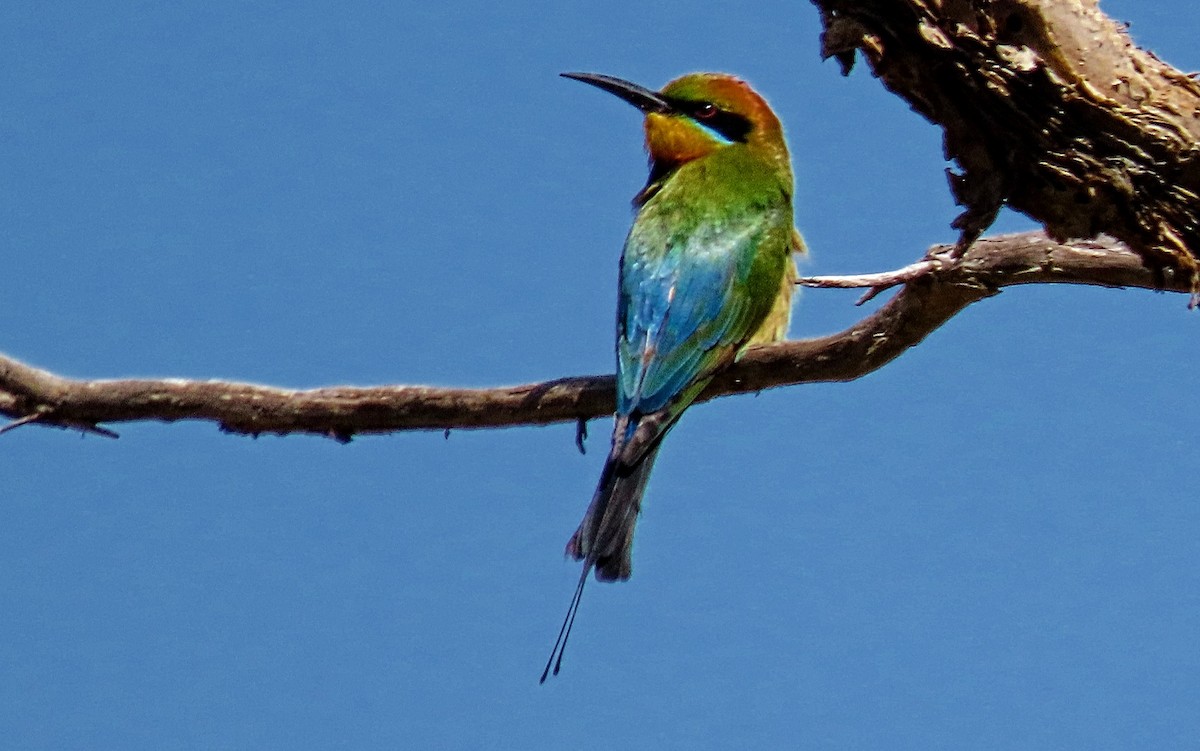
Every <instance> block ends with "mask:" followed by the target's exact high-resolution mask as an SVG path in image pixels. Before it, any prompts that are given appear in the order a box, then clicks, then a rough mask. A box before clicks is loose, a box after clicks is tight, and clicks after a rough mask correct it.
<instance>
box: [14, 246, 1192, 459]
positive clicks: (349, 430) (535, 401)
mask: <svg viewBox="0 0 1200 751" xmlns="http://www.w3.org/2000/svg"><path fill="white" fill-rule="evenodd" d="M954 247H955V246H952V245H938V246H935V247H933V248H932V249H930V251H929V252H928V253H927V254H926V256H925V259H924V260H922V261H920V262H918V263H917V264H914V265H912V266H909V267H906V268H905V269H901V270H899V271H897V272H890V273H888V274H882V275H881V274H869V275H865V276H859V277H815V278H810V279H803V280H801V283H802V284H805V285H807V286H812V287H870V288H880V287H882V286H885V285H891V284H895V283H898V282H902V283H903V284H904V286H903V288H902V289H901V290H900V292H899V293H897V294H896V295H895V296H894V297H893V298H892V299H891V300H890V301H889V302H888V303H887V304H886V305H884V306H883V307H881V308H880V309H879V310H877V311H875V312H874V313H872V314H871V315H869V316H867V317H866V318H864V319H863V320H862V321H860V322H858V323H857V324H855V325H854V326H851V327H850V328H848V329H846V330H845V331H842V332H840V333H837V334H833V335H830V336H825V337H821V338H818V339H805V340H800V341H788V342H782V343H779V344H774V345H770V346H764V347H756V348H754V349H751V350H749V351H748V352H746V354H745V356H744V357H742V359H741V360H740V361H739V362H738V363H737V364H736V365H735V366H733V367H732V368H730V369H729V370H728V371H726V372H724V373H722V374H720V375H719V376H718V377H717V378H716V379H715V380H714V381H713V383H712V385H711V386H710V387H709V388H708V389H707V390H706V391H705V392H704V394H703V395H702V396H701V398H700V399H701V401H705V400H708V399H713V398H716V397H719V396H725V395H728V394H738V393H745V392H754V391H761V390H763V389H769V388H776V387H779V386H788V385H793V384H799V383H812V382H820V381H826V382H827V381H851V380H854V379H856V378H860V377H862V376H863V375H866V374H867V373H870V372H872V371H874V370H877V369H878V368H880V367H882V366H883V365H885V364H887V363H888V362H890V361H891V360H893V359H895V358H896V357H898V356H899V355H900V354H902V353H903V352H904V351H905V350H907V349H908V348H910V347H912V346H914V345H916V344H918V343H920V342H921V341H922V340H923V339H924V338H925V337H926V336H928V335H929V334H930V333H931V332H932V331H934V330H935V329H937V328H938V327H939V326H941V325H942V324H943V323H945V322H946V321H947V320H949V319H950V318H951V317H953V316H954V315H955V314H956V313H958V312H959V311H960V310H962V309H963V308H965V307H967V306H968V305H970V304H971V303H973V302H976V301H977V300H982V299H983V298H986V297H990V296H992V295H994V294H996V293H997V292H998V291H999V289H1000V288H1001V287H1005V286H1011V285H1018V284H1033V283H1066V284H1090V285H1099V286H1104V287H1140V288H1144V289H1163V290H1170V291H1176V292H1186V291H1188V290H1190V278H1189V276H1188V274H1187V273H1181V272H1177V271H1175V270H1173V269H1171V268H1158V267H1156V268H1148V267H1147V266H1146V264H1145V263H1144V262H1143V260H1142V259H1141V258H1140V257H1139V256H1138V255H1137V254H1135V253H1133V252H1131V251H1130V250H1129V249H1128V248H1126V247H1125V246H1123V245H1122V244H1120V243H1119V242H1117V241H1116V240H1113V239H1111V238H1104V237H1102V238H1100V239H1097V240H1089V241H1082V242H1074V243H1070V244H1061V243H1057V242H1054V241H1053V240H1050V239H1049V238H1047V237H1046V236H1045V235H1044V234H1042V233H1040V232H1032V233H1025V234H1017V235H1005V236H999V237H995V238H990V239H985V240H980V241H979V242H977V243H976V244H975V245H974V246H973V247H971V249H970V250H969V251H968V252H967V253H966V254H965V255H964V256H963V257H962V258H959V259H957V260H955V259H953V258H951V257H950V255H951V252H952V251H953V249H954ZM614 404H615V397H614V380H613V377H612V376H611V375H605V376H579V377H573V378H560V379H557V380H553V381H546V382H544V383H534V384H528V385H524V386H510V387H500V388H492V389H461V388H434V387H429V386H377V387H366V388H359V387H350V386H341V387H331V388H320V389H311V390H306V391H299V390H289V389H281V388H275V387H270V386H258V385H253V384H246V383H228V382H222V381H185V380H178V379H161V380H100V381H80V380H71V379H67V378H62V377H60V376H57V375H54V374H52V373H49V372H46V371H44V370H39V369H37V368H33V367H31V366H29V365H25V364H22V363H20V362H17V361H15V360H11V359H8V358H5V357H2V356H0V414H2V415H6V416H8V417H9V418H11V419H12V420H14V422H13V423H11V424H10V425H9V427H10V428H12V427H17V426H18V425H20V424H40V425H52V426H57V427H62V428H72V429H84V430H90V431H93V432H101V433H105V434H108V435H113V434H112V433H111V431H108V430H106V429H105V428H101V427H99V426H100V424H101V423H114V422H129V421H136V420H159V421H164V422H172V421H175V420H207V421H212V422H216V423H217V424H218V425H219V426H220V428H221V429H222V430H224V431H227V432H232V433H242V434H247V435H255V436H257V435H259V434H262V433H277V434H287V433H310V434H315V435H322V436H327V437H330V438H334V439H336V440H340V441H349V440H350V439H351V438H352V437H353V436H354V435H357V434H361V433H386V432H392V431H398V430H449V429H452V428H495V427H504V426H514V425H545V424H549V423H556V422H571V421H584V420H587V419H591V418H594V417H599V416H602V415H608V414H611V413H612V411H613V409H614ZM0 432H2V431H0Z"/></svg>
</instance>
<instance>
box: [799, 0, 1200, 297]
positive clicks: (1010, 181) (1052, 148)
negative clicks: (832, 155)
mask: <svg viewBox="0 0 1200 751" xmlns="http://www.w3.org/2000/svg"><path fill="white" fill-rule="evenodd" d="M812 1H813V4H814V5H816V6H817V7H818V8H819V9H820V11H821V14H822V20H823V23H824V26H825V32H824V34H823V35H822V47H823V54H824V55H825V56H826V57H835V58H837V60H838V61H839V62H840V63H841V65H842V69H843V72H845V73H849V71H850V68H851V67H852V65H853V64H854V60H855V53H856V52H861V53H862V56H863V58H864V59H865V60H866V61H867V63H868V64H869V65H870V67H871V70H872V72H873V73H874V74H875V75H876V76H877V77H878V78H879V79H880V81H881V82H882V83H883V84H884V85H885V86H886V87H887V88H888V89H889V90H891V91H892V92H894V93H895V94H897V95H899V96H900V97H902V98H903V99H905V100H906V101H907V102H908V103H909V104H910V105H911V106H912V108H913V109H914V110H916V111H917V112H918V113H920V114H922V115H924V116H925V117H926V118H928V119H929V120H930V121H931V122H933V123H935V124H936V125H938V126H940V127H941V128H942V129H943V133H944V144H945V153H946V157H947V158H948V159H952V160H954V161H955V162H956V163H957V164H958V166H959V171H957V172H948V176H949V179H950V186H951V190H952V191H953V193H954V196H955V199H956V200H957V201H958V203H959V204H960V205H961V206H963V207H965V211H964V212H963V213H962V214H961V215H960V216H959V217H958V219H957V220H956V221H955V225H954V226H955V228H956V229H959V230H960V231H961V233H962V235H961V241H960V243H959V247H960V248H965V247H966V246H967V245H969V244H970V243H971V242H972V241H974V240H975V239H976V238H977V237H979V236H980V234H981V233H982V232H983V231H984V230H986V229H987V228H988V227H989V226H990V225H991V223H992V222H993V221H994V219H995V217H996V214H997V212H998V211H999V210H1000V208H1001V207H1002V206H1004V205H1005V204H1007V205H1009V206H1011V207H1012V208H1014V209H1016V210H1018V211H1020V212H1022V213H1024V214H1026V215H1028V216H1030V217H1032V218H1033V219H1035V220H1037V221H1038V222H1041V223H1042V225H1043V226H1044V227H1045V229H1046V231H1047V232H1048V233H1049V234H1050V235H1051V236H1052V237H1055V238H1057V239H1062V238H1068V237H1094V236H1096V235H1098V234H1100V233H1107V234H1109V235H1112V236H1114V237H1116V238H1119V239H1120V240H1122V241H1123V242H1125V243H1126V244H1127V245H1128V246H1129V247H1131V248H1133V249H1134V250H1135V251H1137V252H1138V253H1139V254H1141V255H1142V256H1143V257H1144V258H1146V260H1147V261H1148V262H1149V263H1152V264H1154V265H1157V266H1163V267H1174V268H1177V269H1180V270H1182V271H1185V272H1187V273H1188V274H1189V276H1191V277H1192V278H1193V288H1194V289H1200V276H1198V275H1197V262H1196V258H1197V252H1196V249H1197V248H1200V201H1198V200H1197V196H1198V195H1200V162H1198V160H1200V84H1198V83H1197V82H1196V81H1195V80H1193V79H1192V78H1191V77H1189V76H1187V75H1185V74H1184V73H1181V72H1180V71H1178V70H1176V69H1175V68H1172V67H1171V66H1170V65H1167V64H1166V63H1164V62H1163V61H1161V60H1159V59H1158V58H1157V57H1155V56H1154V55H1153V54H1152V53H1150V52H1147V51H1145V50H1142V49H1139V48H1137V47H1136V46H1135V45H1134V44H1133V42H1132V41H1131V40H1130V38H1129V36H1128V34H1126V32H1125V30H1124V28H1123V27H1122V26H1120V25H1119V24H1117V23H1116V22H1114V21H1113V20H1112V19H1110V18H1108V17H1107V16H1106V15H1104V13H1103V12H1101V11H1100V9H1099V7H1098V4H1097V2H1096V0H986V1H985V0H974V1H968V0H812Z"/></svg>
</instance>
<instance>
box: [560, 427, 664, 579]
mask: <svg viewBox="0 0 1200 751" xmlns="http://www.w3.org/2000/svg"><path fill="white" fill-rule="evenodd" d="M660 445H661V444H658V443H656V444H655V445H654V446H652V447H650V448H649V449H648V450H647V451H646V452H645V453H644V454H642V455H641V456H640V457H638V458H637V459H636V460H635V461H634V462H633V463H632V464H626V463H625V462H624V461H622V457H621V456H620V453H621V447H620V446H614V447H613V451H612V453H611V454H609V457H608V461H607V462H605V464H604V471H603V472H602V473H601V474H600V482H599V484H598V485H597V486H596V493H595V494H594V495H593V496H592V503H591V505H590V506H588V510H587V513H586V514H584V515H583V521H582V522H580V523H579V529H577V530H575V534H573V535H571V539H570V540H569V541H568V542H567V555H570V556H571V557H573V558H574V559H575V560H577V561H584V562H585V563H584V568H585V571H584V573H585V574H586V573H587V571H586V569H587V568H588V566H589V564H590V565H591V566H594V567H595V569H596V580H597V581H623V580H625V579H628V578H629V575H630V574H631V573H633V560H632V552H633V530H634V527H635V526H636V525H637V518H638V514H639V513H640V512H641V509H642V495H643V494H644V493H645V492H646V482H647V481H648V480H649V479H650V470H651V469H652V468H653V467H654V458H655V457H656V456H658V448H659V446H660Z"/></svg>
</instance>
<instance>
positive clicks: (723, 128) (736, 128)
mask: <svg viewBox="0 0 1200 751" xmlns="http://www.w3.org/2000/svg"><path fill="white" fill-rule="evenodd" d="M663 98H664V99H666V100H667V102H668V103H669V104H670V105H671V106H672V107H673V108H675V110H676V111H677V112H680V113H682V114H684V115H687V116H688V117H690V118H692V119H693V120H695V121H696V122H699V123H702V124H703V125H704V126H705V127H707V128H712V129H713V130H715V131H716V132H718V133H720V134H721V135H722V136H724V137H725V138H727V139H729V140H730V141H740V142H743V143H744V142H745V141H746V138H747V137H748V136H749V135H750V131H751V130H753V129H754V124H753V123H751V122H750V120H748V119H747V118H745V117H742V116H741V115H738V114H736V113H733V112H730V111H729V110H723V109H721V108H720V107H717V106H716V105H714V104H713V103H712V102H697V101H692V100H689V99H676V98H674V97H663Z"/></svg>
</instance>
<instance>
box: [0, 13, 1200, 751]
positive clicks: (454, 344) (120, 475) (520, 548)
mask: <svg viewBox="0 0 1200 751" xmlns="http://www.w3.org/2000/svg"><path fill="white" fill-rule="evenodd" d="M102 6H106V7H102ZM1104 7H1105V9H1106V10H1108V12H1109V13H1111V14H1112V15H1113V16H1115V17H1116V18H1119V19H1122V20H1126V21H1129V22H1131V23H1132V33H1133V34H1134V36H1135V37H1136V39H1137V40H1138V41H1139V42H1140V43H1142V44H1143V45H1144V46H1147V47H1149V48H1151V49H1153V50H1155V51H1156V52H1157V53H1158V54H1159V55H1160V56H1161V57H1163V58H1165V59H1166V60H1168V61H1170V62H1172V63H1173V64H1175V65H1177V66H1179V67H1180V68H1181V69H1183V70H1185V71H1189V70H1195V69H1197V68H1200V54H1198V53H1197V50H1196V46H1195V30H1196V29H1197V28H1198V27H1200V6H1196V5H1195V4H1193V3H1190V2H1184V0H1163V1H1162V2H1157V3H1145V2H1138V1H1137V0H1122V1H1121V2H1117V1H1116V0H1110V1H1108V2H1105V3H1104ZM818 34H819V23H818V16H817V12H816V11H815V9H814V8H813V7H812V6H811V5H810V4H808V3H807V2H803V1H801V0H793V1H791V2H760V3H753V4H749V5H740V6H731V5H713V4H711V3H691V2H684V1H683V0H672V1H671V2H605V3H586V4H562V3H551V2H527V3H517V4H503V3H502V4H496V3H467V2H464V3H404V2H401V3H376V4H366V3H323V2H289V3H245V2H206V3H192V2H182V3H170V4H162V3H127V4H119V7H116V8H114V7H111V6H107V4H92V3H36V4H35V3H9V4H5V5H3V6H0V102H2V103H3V116H0V226H3V228H4V231H3V233H2V235H0V251H2V252H3V258H4V267H5V268H4V272H3V274H2V275H0V301H2V304H0V351H3V352H4V353H6V354H8V355H10V356H12V357H15V358H18V359H20V360H23V361H26V362H29V363H32V364H35V365H38V366H41V367H45V368H48V369H50V370H53V371H55V372H58V373H61V374H65V375H71V376H76V377H88V378H102V377H124V376H174V377H183V378H198V379H208V378H223V379H234V380H243V381H254V382H260V383H268V384H275V385H281V386H288V387H311V386H322V385H334V384H361V385H367V384H380V383H405V384H437V385H459V386H487V385H503V384H513V383H524V382H531V381H537V380H543V379H547V378H553V377H560V376H567V375H579V374H592V373H606V372H611V370H612V360H613V355H612V346H613V345H612V336H613V334H612V320H613V305H614V297H615V283H616V268H617V259H618V256H619V252H620V247H621V242H622V240H623V238H624V234H625V232H626V230H627V228H628V225H629V222H630V209H629V199H630V197H631V196H632V195H633V194H634V192H636V191H637V190H638V189H639V188H640V187H641V185H642V183H643V181H644V176H645V161H644V155H643V153H642V150H641V133H640V125H639V119H638V116H637V113H636V112H635V111H634V110H633V109H632V108H630V107H628V106H627V105H624V104H622V103H621V102H619V101H618V100H616V99H615V98H613V97H610V96H607V95H604V94H603V93H601V92H599V91H597V90H595V89H592V88H589V87H586V86H583V85H581V84H579V83H575V82H571V81H566V80H563V79H560V78H559V77H558V75H557V74H558V73H559V72H560V71H564V70H585V71H599V72H604V73H610V74H615V75H618V76H622V77H625V78H628V79H631V80H633V81H637V82H640V83H644V84H647V85H650V86H653V87H658V86H660V85H661V84H662V83H664V82H665V81H667V80H668V79H670V78H673V77H675V76H677V75H679V74H681V73H684V72H688V71H692V70H703V69H709V70H724V71H731V72H736V73H739V74H741V75H743V76H745V77H746V78H748V79H749V80H750V81H751V82H753V83H754V85H755V86H756V87H757V88H758V89H759V90H760V91H761V92H763V93H764V94H765V95H766V96H767V97H768V98H769V99H770V101H771V102H772V104H773V105H774V107H775V109H776V111H777V112H778V113H779V114H780V117H781V119H782V120H783V122H784V123H785V126H786V128H787V131H788V134H789V136H790V143H791V148H792V155H793V159H794V162H795V166H796V174H797V192H796V198H797V206H796V216H797V221H798V223H799V226H800V227H801V228H802V229H803V231H804V234H805V236H806V237H807V239H808V243H809V245H810V247H811V248H812V255H811V259H810V261H809V262H807V263H806V264H805V266H804V271H805V272H806V273H809V274H836V273H855V272H871V271H882V270H886V269H891V268H895V267H898V266H901V265H904V264H906V263H909V262H911V261H913V260H915V259H916V258H918V257H919V256H920V255H921V254H922V253H923V252H924V250H925V249H926V247H927V246H929V245H931V244H933V243H940V242H950V241H953V240H954V238H955V234H954V233H953V232H952V231H951V230H950V229H949V226H948V225H949V223H950V221H951V220H952V218H953V217H954V216H955V214H956V213H957V212H956V208H955V207H954V206H953V204H952V201H951V199H950V197H949V194H948V191H947V189H946V184H945V178H944V175H943V169H944V167H945V166H946V165H945V164H944V163H943V161H942V157H941V146H940V138H939V133H938V131H937V130H935V129H934V128H933V127H932V126H930V125H929V124H928V123H926V122H925V121H923V120H922V119H921V118H920V117H919V116H917V115H915V114H913V113H912V112H911V111H910V110H909V109H908V108H907V106H905V104H904V103H903V102H902V101H900V100H899V99H897V98H896V97H894V96H892V95H890V94H888V93H887V92H886V91H885V90H884V89H883V88H882V87H881V86H880V85H879V83H878V82H877V81H875V80H874V79H873V78H871V77H870V75H869V74H868V73H867V70H866V68H865V67H860V68H859V69H858V70H856V72H855V73H854V74H853V75H852V76H850V77H849V78H842V77H841V76H840V75H839V70H838V66H837V65H836V64H835V63H833V62H827V63H822V62H821V60H820V58H819V53H818ZM1031 226H1032V225H1031V223H1030V222H1029V221H1028V220H1027V219H1025V218H1023V217H1020V216H1016V215H1005V216H1004V217H1002V219H1001V221H1000V222H999V224H998V225H997V227H996V228H995V229H996V231H1001V230H1015V229H1025V228H1029V227H1031ZM857 297H858V293H856V292H845V291H807V292H804V293H803V294H802V295H801V299H800V301H799V303H798V306H797V310H796V315H795V319H794V323H793V326H792V336H794V337H806V336H816V335H821V334H826V333H830V332H833V331H836V330H840V329H842V328H844V327H846V326H848V325H850V324H851V323H853V322H854V321H855V320H857V319H858V318H860V317H861V316H862V315H864V314H865V312H866V311H864V310H862V309H858V308H855V307H854V305H853V303H854V301H855V299H857ZM1185 303H1186V300H1185V299H1184V297H1183V296H1180V295H1166V294H1155V293H1150V292H1145V291H1124V292H1122V291H1114V290H1101V289H1082V288H1079V289H1072V288H1065V287H1048V286H1047V287H1025V288H1020V289H1011V290H1008V291H1005V292H1004V293H1003V294H1002V295H1000V296H999V297H997V298H995V299H991V300H987V301H984V302H982V303H980V304H978V305H976V306H974V307H972V308H971V309H969V310H967V311H966V312H964V313H963V314H961V315H959V316H958V317H956V318H955V319H954V320H953V321H951V322H950V323H949V324H948V325H947V326H946V327H945V328H943V329H941V330H940V331H938V332H936V333H935V334H934V335H933V336H931V337H930V338H929V339H928V340H927V341H926V342H925V343H924V344H922V345H921V346H920V347H918V348H916V349H915V350H913V351H911V352H909V353H907V354H905V355H904V356H903V357H902V358H900V359H899V360H898V361H896V362H894V363H892V364H890V365H888V366H887V367H885V368H884V369H883V370H881V371H879V372H876V373H873V374H871V375H870V376H868V377H866V378H864V379H862V380H859V381H856V382H854V383H850V384H837V385H811V386H802V387H795V388H788V389H782V390H777V391H773V392H769V393H763V394H761V395H759V396H757V397H751V396H744V397H737V398H729V399H721V400H718V401H716V402H713V403H709V404H706V405H703V406H700V407H698V408H696V409H694V410H692V411H690V412H689V413H688V414H687V416H686V417H685V418H684V419H683V421H682V422H681V424H680V425H679V426H678V428H677V429H676V430H675V431H674V432H673V433H672V435H671V436H670V438H669V440H668V441H667V443H666V447H665V449H664V451H663V453H662V455H661V457H660V460H659V462H658V466H657V468H656V470H655V474H654V477H653V480H652V481H651V485H650V490H649V495H648V501H647V507H646V509H645V513H644V516H643V519H642V522H641V524H640V526H639V530H638V541H637V545H636V550H635V575H634V577H633V579H632V580H631V581H629V582H628V583H625V584H622V585H608V586H596V585H594V584H593V585H591V586H589V588H588V591H587V594H586V598H585V600H584V603H583V607H582V610H581V612H580V615H579V620H578V621H577V623H576V628H575V635H574V637H573V638H572V641H571V645H570V650H569V652H568V654H567V658H566V661H565V663H564V670H563V673H562V674H561V675H560V676H559V677H558V678H557V679H555V680H552V681H550V682H549V683H547V684H546V685H544V686H539V685H538V683H537V678H538V675H539V673H540V672H541V669H542V665H543V663H544V660H545V658H546V656H547V654H548V651H549V649H550V647H551V644H552V643H553V640H554V636H555V634H556V633H557V630H558V626H559V622H560V618H561V616H562V613H563V611H564V609H565V607H566V605H567V601H568V599H569V597H570V594H571V590H572V587H573V585H574V581H575V578H576V576H577V571H578V568H577V565H576V564H574V563H571V562H567V561H564V559H563V557H562V549H563V545H564V543H565V542H566V540H567V537H568V536H569V535H570V533H571V532H572V530H573V529H574V528H575V525H576V524H577V523H578V521H579V517H580V516H581V515H582V513H583V511H584V508H585V506H586V505H587V502H588V500H589V499H590V496H591V493H592V489H593V486H594V483H595V481H596V478H597V476H598V474H599V470H600V465H601V463H602V460H603V456H604V453H605V450H606V446H607V441H608V431H609V424H608V421H606V420H597V421H594V422H593V423H592V424H591V432H592V438H591V439H590V441H589V443H588V449H589V451H588V453H587V455H586V456H581V455H580V454H579V453H578V452H577V451H576V449H575V447H574V443H573V437H574V428H573V426H570V425H561V426H553V427H545V428H519V429H506V430H494V431H482V432H463V431H458V432H454V433H453V434H451V435H450V437H449V438H448V439H445V438H443V436H442V434H441V433H440V432H439V433H412V434H398V435H391V436H385V437H367V438H360V439H358V440H355V441H354V442H353V443H351V444H350V445H345V446H343V445H338V444H337V443H334V442H333V441H329V440H322V439H317V438H312V437H287V438H278V437H263V438H260V439H258V440H251V439H249V438H244V437H237V436H229V435H223V434H221V433H220V432H218V430H217V429H216V428H215V427H214V426H213V425H211V424H201V423H181V424H175V425H162V424H131V425H119V426H114V427H115V428H116V429H117V430H118V431H119V432H120V434H121V438H120V440H117V441H111V440H105V439H103V438H98V437H95V436H82V437H81V436H80V435H79V434H78V433H72V432H65V431H59V430H50V429H42V428H35V427H29V428H23V429H21V430H18V431H16V432H13V433H10V434H6V435H4V436H0V478H2V481H0V737H3V738H5V739H6V740H5V742H4V745H5V746H6V747H8V748H14V749H18V748H19V749H51V748H55V749H57V748H85V747H87V748H114V749H175V748H197V749H201V748H202V749H213V748H231V749H232V748H255V749H270V748H287V749H298V748H376V747H392V748H449V749H457V748H464V749H465V748H484V747H494V748H495V747H507V748H522V749H561V748H565V747H593V746H601V745H603V746H606V747H613V748H628V749H641V748H647V749H651V748H652V749H673V748H687V749H699V748H730V747H737V746H743V747H746V746H749V747H793V748H806V749H808V748H811V749H842V748H893V749H937V748H974V749H1014V748H1092V749H1102V748H1114V749H1118V748H1120V749H1124V748H1155V749H1169V748H1194V747H1195V745H1194V744H1195V742H1196V738H1197V737H1200V712H1198V711H1197V707H1200V645H1198V643H1197V642H1198V635H1200V573H1198V565H1197V564H1198V562H1200V500H1198V499H1197V498H1196V493H1195V481H1196V477H1197V453H1196V430H1197V425H1198V424H1200V405H1198V404H1197V402H1196V400H1195V399H1192V398H1189V395H1190V394H1191V393H1192V390H1193V388H1194V386H1195V381H1196V372H1197V368H1196V362H1197V347H1198V345H1200V318H1198V317H1197V314H1196V313H1189V312H1188V311H1187V310H1186V307H1185Z"/></svg>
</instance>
